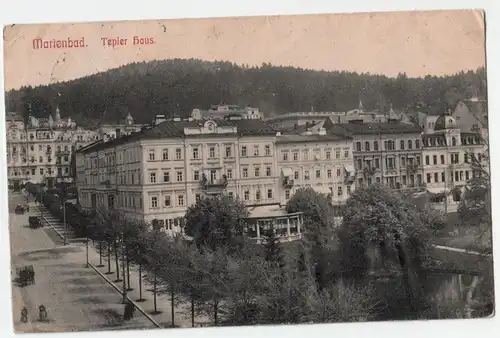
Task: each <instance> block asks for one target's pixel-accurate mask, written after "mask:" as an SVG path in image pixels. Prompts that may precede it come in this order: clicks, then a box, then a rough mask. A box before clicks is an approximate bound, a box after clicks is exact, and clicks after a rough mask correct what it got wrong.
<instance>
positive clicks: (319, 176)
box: [316, 169, 321, 179]
mask: <svg viewBox="0 0 500 338" xmlns="http://www.w3.org/2000/svg"><path fill="white" fill-rule="evenodd" d="M320 178H321V170H319V169H317V170H316V179H320Z"/></svg>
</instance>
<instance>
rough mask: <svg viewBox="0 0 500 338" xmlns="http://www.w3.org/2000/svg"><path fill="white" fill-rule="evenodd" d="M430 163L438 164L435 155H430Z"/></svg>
mask: <svg viewBox="0 0 500 338" xmlns="http://www.w3.org/2000/svg"><path fill="white" fill-rule="evenodd" d="M432 164H438V159H437V156H436V155H432Z"/></svg>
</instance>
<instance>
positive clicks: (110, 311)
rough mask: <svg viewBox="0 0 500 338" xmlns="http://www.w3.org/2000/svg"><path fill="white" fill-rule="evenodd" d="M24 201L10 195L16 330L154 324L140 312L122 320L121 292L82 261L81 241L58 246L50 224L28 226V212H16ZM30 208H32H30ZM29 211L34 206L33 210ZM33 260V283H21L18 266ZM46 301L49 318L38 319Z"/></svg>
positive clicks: (44, 330) (150, 326) (75, 328)
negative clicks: (24, 319)
mask: <svg viewBox="0 0 500 338" xmlns="http://www.w3.org/2000/svg"><path fill="white" fill-rule="evenodd" d="M18 203H22V204H24V196H23V195H21V194H16V195H14V194H12V195H9V211H10V212H9V229H10V242H11V264H12V267H11V280H12V294H13V296H12V298H13V316H14V318H13V320H14V328H15V331H16V332H26V333H28V332H67V331H86V330H105V329H113V330H117V329H142V328H154V325H153V324H152V323H151V322H150V321H149V320H148V319H147V318H146V317H144V316H143V315H141V314H140V313H139V312H136V313H135V316H134V318H133V319H132V320H130V321H127V322H124V321H123V311H124V305H123V304H121V296H120V295H119V294H118V293H116V291H115V290H114V289H113V288H112V287H111V286H110V285H109V284H107V283H106V282H105V281H104V280H103V279H102V278H101V277H100V276H99V275H97V274H96V273H95V271H93V270H92V269H91V268H87V267H86V264H85V249H84V247H82V246H81V244H80V245H67V246H62V245H60V242H56V243H55V242H54V241H53V240H52V238H51V237H57V236H54V235H50V234H49V233H50V232H51V231H53V230H51V229H31V228H29V226H28V217H29V215H30V214H29V213H26V214H24V215H16V214H14V213H13V212H12V211H13V208H12V206H13V207H15V205H16V204H18ZM30 211H32V210H30ZM32 212H33V211H32ZM30 265H32V266H33V268H34V271H35V284H33V285H28V286H24V287H23V286H20V285H18V283H17V282H16V277H17V275H16V269H17V268H21V267H24V266H30ZM42 304H43V305H44V306H45V307H46V309H47V314H48V316H47V317H48V320H47V321H45V322H41V321H39V320H38V307H39V306H40V305H42ZM23 307H26V308H27V310H28V322H27V323H22V322H21V320H20V319H21V310H22V308H23Z"/></svg>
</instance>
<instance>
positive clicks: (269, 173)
mask: <svg viewBox="0 0 500 338" xmlns="http://www.w3.org/2000/svg"><path fill="white" fill-rule="evenodd" d="M266 176H267V177H270V176H271V167H267V168H266Z"/></svg>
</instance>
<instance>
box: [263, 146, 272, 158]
mask: <svg viewBox="0 0 500 338" xmlns="http://www.w3.org/2000/svg"><path fill="white" fill-rule="evenodd" d="M264 153H265V155H266V156H271V146H269V145H266V146H264Z"/></svg>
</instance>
